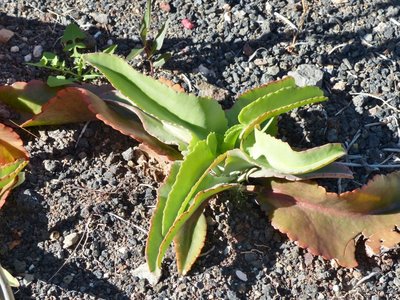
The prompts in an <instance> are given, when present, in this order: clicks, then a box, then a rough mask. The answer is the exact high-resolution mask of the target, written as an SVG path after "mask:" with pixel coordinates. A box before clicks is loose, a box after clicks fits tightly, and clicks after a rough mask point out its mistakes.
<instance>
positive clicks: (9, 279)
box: [0, 266, 19, 288]
mask: <svg viewBox="0 0 400 300" xmlns="http://www.w3.org/2000/svg"><path fill="white" fill-rule="evenodd" d="M0 268H1V271H0V272H2V273H3V274H4V275H5V278H6V280H7V283H8V284H9V285H10V286H12V287H16V288H17V287H19V282H18V280H17V279H16V278H15V277H13V276H12V275H11V274H10V273H9V272H8V271H7V270H6V269H4V268H3V267H1V266H0Z"/></svg>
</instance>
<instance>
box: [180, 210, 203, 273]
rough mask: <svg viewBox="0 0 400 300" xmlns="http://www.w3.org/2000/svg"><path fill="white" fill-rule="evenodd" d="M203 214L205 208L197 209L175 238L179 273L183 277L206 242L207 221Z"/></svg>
mask: <svg viewBox="0 0 400 300" xmlns="http://www.w3.org/2000/svg"><path fill="white" fill-rule="evenodd" d="M202 212H203V207H201V208H200V209H197V211H196V212H195V213H194V214H193V215H192V216H191V217H190V218H189V219H188V220H187V221H186V223H185V224H184V225H183V226H182V228H181V229H180V230H179V232H178V233H177V234H176V236H175V237H174V248H175V252H176V261H177V266H178V271H179V273H180V274H182V275H186V273H187V272H188V271H189V270H190V269H191V268H192V266H193V264H194V263H195V261H196V259H197V257H199V255H200V253H201V250H202V249H203V247H204V243H205V241H206V235H207V221H206V217H205V216H204V214H203V213H202Z"/></svg>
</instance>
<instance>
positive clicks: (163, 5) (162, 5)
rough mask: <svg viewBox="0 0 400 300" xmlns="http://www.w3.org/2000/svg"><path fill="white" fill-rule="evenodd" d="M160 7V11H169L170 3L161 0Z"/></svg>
mask: <svg viewBox="0 0 400 300" xmlns="http://www.w3.org/2000/svg"><path fill="white" fill-rule="evenodd" d="M160 9H161V10H162V11H165V12H170V11H171V5H169V3H168V2H167V1H162V2H161V3H160Z"/></svg>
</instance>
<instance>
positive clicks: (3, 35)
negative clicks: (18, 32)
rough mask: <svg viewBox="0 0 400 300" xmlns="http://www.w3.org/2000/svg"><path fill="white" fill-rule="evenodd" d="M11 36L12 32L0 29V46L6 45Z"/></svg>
mask: <svg viewBox="0 0 400 300" xmlns="http://www.w3.org/2000/svg"><path fill="white" fill-rule="evenodd" d="M13 36H14V32H13V31H11V30H8V29H5V28H3V29H0V44H6V43H7V42H8V41H9V40H10V39H11V38H12V37H13Z"/></svg>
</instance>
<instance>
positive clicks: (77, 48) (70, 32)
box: [29, 23, 116, 87]
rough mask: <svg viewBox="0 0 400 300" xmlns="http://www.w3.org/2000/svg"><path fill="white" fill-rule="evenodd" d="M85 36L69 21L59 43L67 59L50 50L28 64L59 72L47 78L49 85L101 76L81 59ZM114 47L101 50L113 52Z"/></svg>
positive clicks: (60, 84)
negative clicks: (35, 61)
mask: <svg viewBox="0 0 400 300" xmlns="http://www.w3.org/2000/svg"><path fill="white" fill-rule="evenodd" d="M85 38H86V34H85V32H83V31H82V30H81V29H80V28H79V26H78V25H76V24H74V23H71V24H69V25H68V26H67V27H66V28H65V30H64V34H63V36H62V37H61V43H62V44H63V46H64V51H65V52H67V53H68V55H69V60H68V61H65V60H62V59H61V58H60V57H59V56H58V55H56V54H55V53H52V52H44V53H43V55H42V58H41V59H40V61H39V62H37V63H29V65H31V66H35V67H39V68H45V69H49V70H52V71H55V72H56V73H58V74H59V75H56V76H52V75H51V76H49V77H48V78H47V84H48V85H49V86H50V87H56V86H63V85H68V84H71V83H79V82H82V81H89V80H93V79H96V78H98V77H101V76H102V75H101V74H100V73H98V72H96V71H95V70H94V69H93V68H92V67H90V66H88V65H87V64H86V63H85V62H84V61H83V59H82V51H84V50H85V49H86V48H87V47H86V45H85V43H84V42H83V41H84V39H85ZM115 49H116V45H112V46H110V47H108V48H107V49H105V50H104V51H103V52H104V53H114V51H115Z"/></svg>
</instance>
